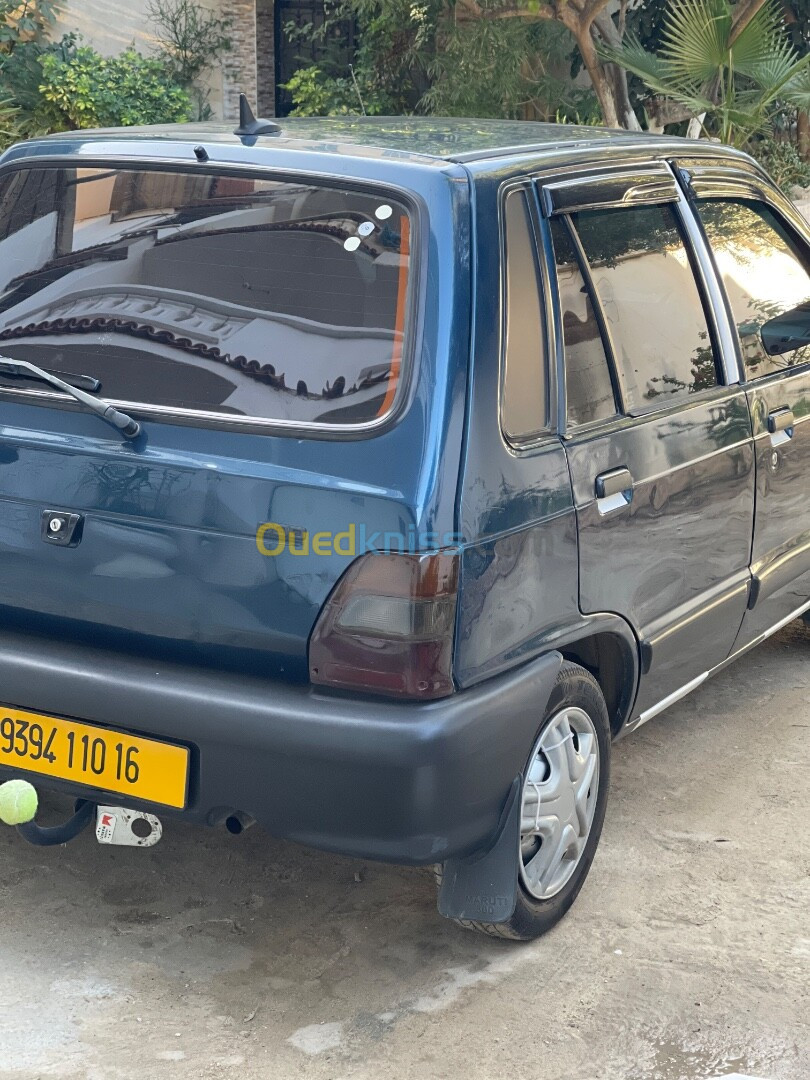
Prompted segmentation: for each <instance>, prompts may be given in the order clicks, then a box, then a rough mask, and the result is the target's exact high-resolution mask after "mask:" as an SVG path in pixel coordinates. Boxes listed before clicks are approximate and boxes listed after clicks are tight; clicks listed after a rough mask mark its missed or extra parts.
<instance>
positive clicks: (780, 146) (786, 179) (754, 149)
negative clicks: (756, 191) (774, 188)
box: [749, 136, 810, 191]
mask: <svg viewBox="0 0 810 1080" xmlns="http://www.w3.org/2000/svg"><path fill="white" fill-rule="evenodd" d="M749 149H750V151H751V153H752V154H753V155H754V157H756V158H757V160H758V161H759V162H760V164H761V165H762V166H763V168H765V169H767V170H768V172H769V173H770V174H771V176H772V177H773V179H774V180H775V181H776V182H777V184H779V186H780V187H781V188H784V189H785V190H786V191H790V189H791V188H794V187H805V188H806V187H810V162H807V161H804V160H803V159H802V156H801V154H800V153H799V150H798V147H797V146H796V144H795V143H794V142H791V141H790V140H788V139H784V138H782V139H777V138H773V137H771V136H766V137H765V138H762V139H758V140H757V141H756V142H755V143H753V144H752V145H751V146H750V147H749Z"/></svg>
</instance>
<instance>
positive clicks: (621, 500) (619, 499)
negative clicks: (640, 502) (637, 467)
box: [596, 467, 634, 515]
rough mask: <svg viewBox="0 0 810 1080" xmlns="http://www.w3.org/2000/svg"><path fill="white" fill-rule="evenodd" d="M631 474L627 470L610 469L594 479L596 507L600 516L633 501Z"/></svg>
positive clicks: (623, 468)
mask: <svg viewBox="0 0 810 1080" xmlns="http://www.w3.org/2000/svg"><path fill="white" fill-rule="evenodd" d="M633 483H634V481H633V474H632V473H631V472H630V470H629V469H627V468H625V467H622V468H620V469H611V470H610V472H605V473H601V474H600V475H599V476H597V478H596V505H597V507H598V509H599V513H600V514H603V515H604V514H610V513H612V512H613V511H614V510H621V508H622V507H623V506H629V504H630V503H631V502H632V501H633Z"/></svg>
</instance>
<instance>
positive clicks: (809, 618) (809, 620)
mask: <svg viewBox="0 0 810 1080" xmlns="http://www.w3.org/2000/svg"><path fill="white" fill-rule="evenodd" d="M802 619H804V622H805V623H806V625H807V626H810V611H805V613H804V615H802Z"/></svg>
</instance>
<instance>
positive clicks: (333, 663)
mask: <svg viewBox="0 0 810 1080" xmlns="http://www.w3.org/2000/svg"><path fill="white" fill-rule="evenodd" d="M457 595H458V553H457V552H452V553H450V552H440V553H439V554H435V555H401V554H385V555H383V554H379V555H378V554H369V555H363V556H362V557H361V558H359V559H358V560H357V561H356V562H354V563H352V565H351V566H350V567H349V569H348V570H347V571H346V573H345V574H344V575H343V577H342V578H341V579H340V581H339V582H338V584H337V586H336V587H335V590H334V592H333V593H332V595H331V596H330V597H329V599H328V600H327V602H326V604H325V606H324V608H323V611H322V612H321V614H320V617H319V618H318V622H317V623H316V625H315V629H314V631H313V633H312V639H311V641H310V644H309V673H310V678H311V679H312V682H314V683H319V684H321V685H324V686H334V687H341V688H343V689H347V690H365V691H367V692H368V691H371V692H372V693H378V694H388V695H393V696H397V697H409V698H423V699H428V698H438V697H446V696H447V695H448V694H451V693H452V692H453V674H452V663H453V631H454V628H455V622H456V598H457Z"/></svg>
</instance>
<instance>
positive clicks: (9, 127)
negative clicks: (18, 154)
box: [0, 98, 23, 150]
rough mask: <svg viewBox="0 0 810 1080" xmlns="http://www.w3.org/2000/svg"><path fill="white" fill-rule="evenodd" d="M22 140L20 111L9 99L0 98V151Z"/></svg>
mask: <svg viewBox="0 0 810 1080" xmlns="http://www.w3.org/2000/svg"><path fill="white" fill-rule="evenodd" d="M21 138H23V133H22V131H21V129H20V110H19V109H18V108H17V106H16V105H15V104H14V102H13V101H12V100H11V98H0V150H5V149H6V147H7V146H11V144H12V143H15V142H19V141H20V139H21Z"/></svg>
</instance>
